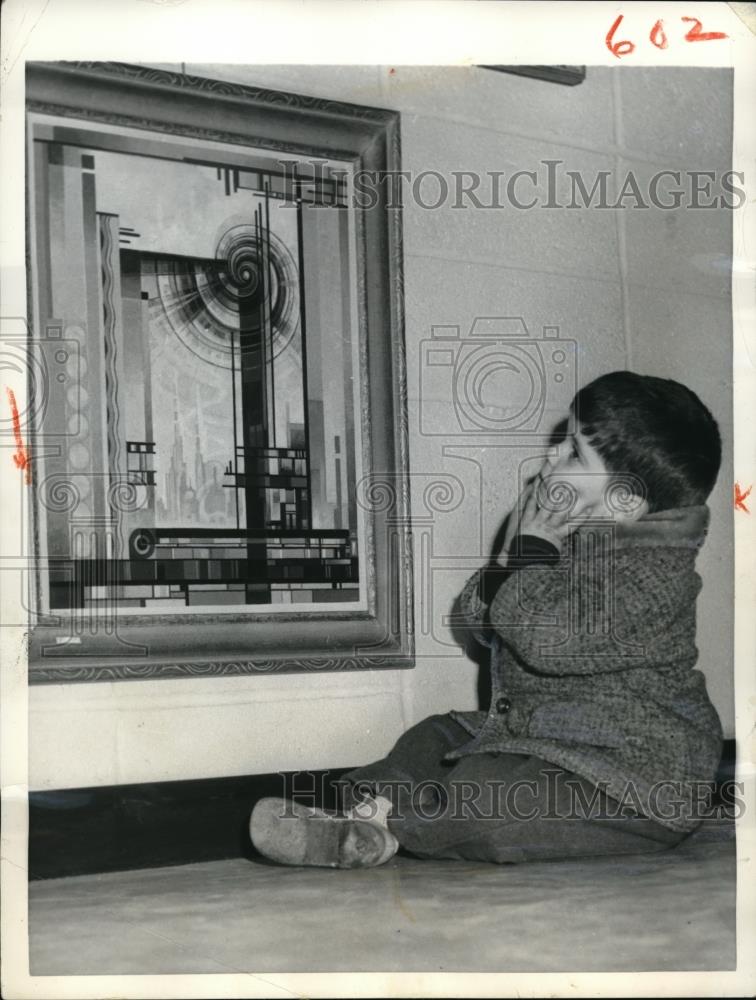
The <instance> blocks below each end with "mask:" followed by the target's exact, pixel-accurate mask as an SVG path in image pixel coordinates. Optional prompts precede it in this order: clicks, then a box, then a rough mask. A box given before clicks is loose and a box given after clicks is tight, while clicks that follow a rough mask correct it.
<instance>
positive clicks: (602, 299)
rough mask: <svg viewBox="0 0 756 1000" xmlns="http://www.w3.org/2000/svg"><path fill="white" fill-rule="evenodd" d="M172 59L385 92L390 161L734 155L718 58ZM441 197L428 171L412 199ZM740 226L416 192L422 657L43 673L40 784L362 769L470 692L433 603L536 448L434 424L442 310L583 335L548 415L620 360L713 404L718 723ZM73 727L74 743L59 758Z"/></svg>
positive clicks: (482, 165) (413, 354)
mask: <svg viewBox="0 0 756 1000" xmlns="http://www.w3.org/2000/svg"><path fill="white" fill-rule="evenodd" d="M186 72H188V73H192V74H196V75H202V76H208V77H215V78H221V79H226V80H233V81H236V82H240V83H246V84H251V85H261V86H264V87H270V88H272V89H280V90H287V91H292V92H295V93H301V94H307V95H312V96H316V97H324V98H332V99H337V100H347V101H351V102H354V103H358V104H370V105H377V106H380V107H387V108H392V109H396V110H398V111H400V112H401V113H402V151H403V168H404V169H405V170H411V171H413V172H419V171H423V170H433V171H438V172H439V173H441V174H444V175H447V176H450V175H451V172H452V171H461V170H469V171H479V172H482V173H485V172H486V171H503V172H505V174H506V175H507V176H509V175H510V174H511V173H512V172H513V171H515V170H537V171H539V174H543V170H544V168H543V167H542V166H539V164H540V163H541V161H544V160H547V159H551V160H560V161H563V168H562V169H564V170H576V171H581V172H582V174H583V176H584V177H585V178H586V181H587V183H588V186H589V188H590V185H591V183H592V181H593V179H594V177H595V175H596V172H597V171H600V170H610V171H615V172H616V176H619V177H620V178H623V177H624V176H625V173H626V172H627V171H628V170H630V169H632V170H633V171H634V172H635V173H636V176H637V177H638V178H639V180H640V181H641V187H642V186H643V183H644V178H648V177H649V176H650V175H652V174H653V173H654V172H655V171H657V170H661V169H672V170H674V169H681V168H682V169H687V170H695V169H697V170H708V171H716V172H720V171H725V170H728V169H729V166H730V149H731V133H730V128H731V77H730V75H729V73H727V72H726V71H719V70H703V71H695V72H691V71H689V70H685V69H625V68H623V69H622V70H621V71H618V72H617V71H613V70H611V69H608V68H592V67H589V69H588V74H587V77H586V80H585V81H584V82H583V83H582V84H580V85H579V86H577V87H560V86H558V85H555V84H549V83H545V82H542V81H538V80H531V79H526V78H522V77H517V76H511V75H508V74H499V73H495V72H491V71H488V70H483V69H479V68H468V69H462V68H459V69H458V68H449V67H414V68H407V67H401V66H399V67H393V68H391V67H313V66H306V67H303V66H299V67H297V66H294V67H284V66H270V67H243V66H227V65H223V66H221V65H201V66H199V65H189V66H187V67H186ZM435 190H436V189H435V188H433V186H432V182H428V186H427V189H426V188H424V189H423V191H424V192H426V193H425V194H424V197H426V199H427V200H428V201H430V200H431V198H432V196H433V194H434V192H435ZM481 200H483V201H485V200H486V198H485V190H484V191H483V192H482V193H481ZM731 229H732V213H731V212H728V211H714V210H698V211H696V210H691V209H688V210H686V211H674V212H672V211H661V210H659V209H654V208H650V209H645V210H643V209H635V208H628V209H626V210H624V211H622V210H620V211H614V210H611V209H600V208H596V207H594V208H591V209H585V208H583V209H578V210H567V209H561V210H560V209H545V208H540V207H536V208H533V209H530V210H528V211H518V210H516V209H514V208H512V207H511V206H508V207H506V208H504V209H493V210H486V209H477V208H472V207H466V208H463V209H453V208H451V207H450V206H449V205H448V204H447V205H445V206H443V207H441V208H439V209H437V210H429V209H424V208H422V207H420V206H419V205H417V204H415V203H413V201H412V199H406V200H405V210H404V233H405V292H406V342H407V364H408V378H409V396H410V398H409V410H410V421H411V423H410V428H411V441H410V446H411V455H410V460H411V467H412V476H413V506H414V510H415V513H416V514H422V515H426V519H425V520H426V521H427V523H428V524H429V525H430V527H429V528H427V529H419V531H418V538H417V544H416V612H417V616H416V617H417V621H416V632H417V635H418V659H417V666H416V668H415V669H414V670H412V671H390V672H385V673H380V674H369V673H361V674H353V675H351V676H338V675H330V676H327V675H323V676H319V677H302V676H288V677H257V678H227V679H224V680H215V681H213V680H207V681H199V680H190V681H189V680H188V681H160V682H143V683H141V682H140V683H133V684H126V683H121V684H91V685H72V686H70V687H67V688H63V687H37V688H33V689H32V692H31V727H32V729H31V734H30V746H31V785H32V787H34V788H44V787H63V786H69V787H72V786H77V785H86V784H108V783H113V782H127V781H129V782H133V781H147V780H154V781H156V780H161V779H171V778H173V779H176V778H192V777H204V776H212V775H226V774H228V775H231V774H244V773H252V772H255V771H259V772H265V771H272V770H277V769H283V770H285V769H294V768H298V767H307V766H311V767H316V768H318V767H327V766H339V765H346V764H351V763H361V762H365V761H367V760H369V759H371V758H372V757H377V756H380V755H381V754H382V753H383V752H385V750H386V749H388V747H389V746H390V744H391V743H392V741H393V740H394V739H395V738H396V736H397V735H398V734H399V732H401V731H402V730H403V729H404V728H406V726H407V725H409V724H410V723H412V722H413V721H417V720H419V719H421V718H422V717H424V716H425V715H428V714H430V713H432V712H437V711H445V710H447V709H449V708H451V707H457V708H473V707H476V698H477V682H478V667H477V666H476V664H475V663H473V662H472V660H470V659H469V658H468V657H467V656H465V654H464V653H463V652H462V651H461V650H460V648H459V646H458V645H457V644H456V643H455V642H454V640H453V639H452V637H451V636H450V633H449V631H448V629H446V628H445V627H444V625H443V616H444V615H445V614H447V613H448V611H449V610H450V608H451V605H452V602H453V599H454V596H455V594H456V593H457V592H458V590H459V588H460V586H461V584H462V583H463V581H464V579H465V576H466V573H467V572H468V571H469V566H470V564H471V563H474V562H475V560H476V559H478V560H479V559H480V557H481V554H485V553H487V551H488V549H489V546H490V544H491V541H492V539H493V537H494V534H495V532H496V529H497V528H498V526H499V523H500V521H501V519H502V517H503V516H504V514H505V513H506V511H507V510H508V509H509V507H510V506H511V504H512V502H513V500H514V498H515V495H516V492H515V491H516V483H517V475H518V466H519V463H520V462H521V461H522V460H525V459H527V458H528V456H531V455H532V454H533V451H534V449H533V445H532V443H530V444H529V443H528V439H527V438H524V439H523V438H522V437H520V438H518V439H517V442H516V444H517V446H515V442H508V441H504V442H502V446H501V447H488V448H480V447H477V446H476V445H475V442H474V439H473V438H470V437H468V438H465V437H460V436H458V437H443V436H440V435H434V434H428V433H426V431H427V429H428V428H427V426H424V425H423V422H422V417H423V406H426V405H428V402H429V396H428V393H429V391H430V393H431V396H432V395H433V393H435V394H436V396H437V398H435V399H432V398H431V399H430V402H431V403H433V404H434V405H435V407H436V411H435V412H436V414H438V412H441V414H442V416H443V414H444V407H445V408H446V413H445V418H446V420H448V421H450V422H452V423H453V421H454V420H455V417H454V411H453V407H452V403H451V401H450V398H449V395H448V392H446V393H444V392H443V391H441V390H439V389H438V387H436V388H435V389H433V390H428V387H427V383H424V382H423V379H424V378H425V375H424V373H423V368H422V364H421V352H422V349H423V348H422V342H423V341H424V340H425V339H426V338H428V337H429V336H430V333H431V328H432V327H433V326H434V325H443V324H447V325H458V326H460V328H461V329H462V330H463V331H467V330H468V329H469V327H470V324H471V323H472V321H473V320H474V318H475V317H476V316H492V315H507V316H520V317H522V319H523V320H524V322H525V323H526V324H527V327H528V328H529V330H530V333H531V336H533V337H534V338H537V337H539V336H540V335H541V330H542V328H543V327H544V326H557V327H559V333H560V337H561V338H563V339H565V340H567V341H573V342H575V344H576V347H575V349H574V355H572V356H574V358H575V366H574V368H571V369H570V371H569V376H568V377H567V378H566V379H565V381H564V382H563V383H562V384H561V386H556V385H553V384H552V386H551V388H550V389H549V392H548V394H547V399H546V409H545V414H544V418H543V419H544V420H548V419H549V418H554V419H556V418H557V417H558V416H559V413H560V411H561V410H562V408H563V407H565V406H566V405H567V403H568V402H569V398H570V396H571V394H572V391H573V390H574V387H575V384H576V383H578V384H583V383H584V382H586V381H588V380H590V379H591V378H593V377H595V376H597V375H599V374H601V373H602V372H606V371H611V370H614V369H616V368H624V367H630V368H633V369H634V370H637V371H639V372H642V373H646V374H653V375H660V376H669V377H672V378H678V379H680V380H682V381H684V382H686V383H687V384H689V385H690V386H691V387H692V388H693V389H695V390H696V391H697V392H698V393H699V394H700V395H701V397H702V398H703V399H704V401H705V402H706V403H707V404H708V405H709V406H710V407H711V409H712V411H713V412H714V414H715V416H716V417H717V419H718V420H719V421H720V425H721V427H722V431H723V437H724V439H725V442H726V447H725V456H724V464H723V470H722V474H721V476H720V480H719V483H718V485H717V487H716V490H715V492H714V494H713V496H712V498H711V501H710V502H711V507H712V515H713V516H712V526H711V531H710V538H709V541H708V542H707V546H706V548H705V550H704V552H703V554H702V556H701V558H700V562H699V569H700V572H701V575H702V577H703V580H704V589H703V593H702V596H701V598H700V601H699V647H700V652H701V658H700V668H701V669H702V670H703V672H704V673H705V675H706V678H707V685H708V688H709V691H710V693H711V696H712V698H713V700H714V702H715V704H716V706H717V708H718V710H719V712H720V715H721V717H722V720H723V724H724V727H725V731H726V732H727V734H728V735H732V734H733V704H732V697H733V695H732V688H733V684H732V641H731V629H732V579H731V577H732V570H731V567H732V537H731V534H732V522H731V517H732V512H731V511H732V505H731V490H732V481H733V474H732V454H731V445H730V438H731V433H732V417H731V405H732V404H731V362H730V353H731V346H730V345H731V313H730V287H729V276H728V272H727V269H726V261H727V258H728V257H729V256H730V252H731V251H730V245H731ZM421 389H422V391H421ZM438 407H440V408H441V409H440V411H439V410H438ZM431 429H433V428H432V427H431ZM439 470H443V474H441V475H440V474H439ZM439 479H440V480H442V481H444V482H445V484H446V487H448V489H449V490H450V491H451V494H452V495H453V499H452V500H451V501H448V502H446V503H444V502H441V501H439V500H438V496H439V495H440V494H438V493H436V494H435V496H436V500H435V501H434V492H433V489H432V488H431V489H429V487H431V486H432V483H433V482H434V481H437V480H439ZM434 504H435V506H434ZM439 507H441V508H442V509H441V510H439V509H438V508H439ZM427 515H430V516H429V517H427ZM419 523H420V522H419V521H418V524H419ZM424 523H425V522H424ZM420 536H424V540H421V537H420ZM71 732H76V733H77V743H76V747H75V751H74V750H72V752H71V753H70V754H69V753H68V752H67V750H66V747H67V746H68V745H70V735H68V734H70V733H71ZM82 745H86V746H90V747H91V751H92V752H91V755H86V754H84V753H82V749H81V748H82Z"/></svg>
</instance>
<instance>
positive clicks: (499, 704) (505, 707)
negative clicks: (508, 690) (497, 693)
mask: <svg viewBox="0 0 756 1000" xmlns="http://www.w3.org/2000/svg"><path fill="white" fill-rule="evenodd" d="M511 707H512V702H511V701H510V700H509V698H504V697H502V698H497V699H496V711H497V712H498V713H499V715H506V714H507V712H508V711H509V710H510V708H511Z"/></svg>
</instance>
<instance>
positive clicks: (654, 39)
mask: <svg viewBox="0 0 756 1000" xmlns="http://www.w3.org/2000/svg"><path fill="white" fill-rule="evenodd" d="M680 20H681V21H684V22H686V23H688V24H692V25H693V27H692V28H689V29H688V32H687V34H686V35H685V41H686V42H713V41H715V40H716V39H718V38H727V35H726V34H725V33H724V32H723V31H702V30H701V29H702V25H701V22H700V21H699V20H698V18H697V17H681V18H680ZM622 21H623V15H622V14H620V15H619V17H618V18H617V20H616V21H615V22H614V24H613V25H612V26H611V28H610V29H609V32H608V34H607V36H606V47H607V48H608V49H609V51H610V52H611V53H612V55H613V56H616V57H617V58H618V59H620V58H621V57H622V56H629V55H630V53H631V52H634V51H635V43H634V42H631V41H629V39H626V38H625V39H622V40H620V41H617V42H615V41H614V36H615V34H616V33H617V29H618V28H619V26H620V24H622ZM648 38H649V41H650V42H651V44H652V45H655V46H656V48H657V49H666V48H668V47H669V41H668V40H667V35H666V33H665V31H664V22H663V21H657V22H656V24H655V25H654V26H653V28H652V29H651V31H650V33H649V36H648Z"/></svg>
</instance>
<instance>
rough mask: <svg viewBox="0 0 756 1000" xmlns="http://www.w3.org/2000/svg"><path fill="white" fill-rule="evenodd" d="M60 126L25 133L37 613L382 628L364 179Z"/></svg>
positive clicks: (40, 119)
mask: <svg viewBox="0 0 756 1000" xmlns="http://www.w3.org/2000/svg"><path fill="white" fill-rule="evenodd" d="M39 65H40V66H44V67H48V68H51V67H54V65H55V64H39ZM89 66H90V64H85V69H84V73H86V72H87V67H89ZM95 66H96V72H98V74H100V76H102V75H103V74H110V73H112V72H114V69H113V64H95ZM129 69H131V68H128V67H125V68H120V70H119V68H118V67H116V68H115V71H119V72H120V73H121V74H123V73H125V72H127V71H128V70H129ZM50 71H52V72H54V69H51V70H50ZM58 72H62V73H63V74H64V76H65V75H66V74H67V77H66V79H74V80H75V79H76V76H77V70H76V68H75V67H73V66H72V65H70V64H69V65H63V66H62V68H61V69H60V70H58ZM79 72H81V70H80V71H79ZM130 77H131V79H130V82H131V83H134V82H136V83H137V84H142V85H144V84H145V83H149V82H152V78H150V76H149V74H147V73H145V72H144V71H141V72H140V71H139V70H136V69H133V72H131V73H130ZM153 77H154V74H153ZM164 77H165V74H164ZM31 79H32V80H33V79H34V70H33V68H32V70H31ZM160 82H161V83H164V82H165V81H164V80H162V81H160ZM182 82H183V81H182ZM204 83H207V81H205V82H204ZM200 86H201V84H200ZM250 96H251V95H250ZM258 97H259V95H258ZM348 107H349V106H344V108H348ZM55 110H56V109H55V106H54V105H53V106H50V105H47V104H44V103H42V102H37V103H36V104H35V103H33V102H32V103H30V105H29V115H28V164H29V168H28V197H29V205H28V213H29V232H30V315H31V317H32V327H33V331H34V338H35V340H36V342H37V347H38V348H39V352H40V356H41V357H43V358H44V362H45V365H46V385H47V387H48V392H47V394H46V398H45V401H44V402H45V405H44V407H43V413H42V415H41V418H40V419H39V420H38V425H37V427H36V440H35V452H34V453H35V497H36V501H37V503H36V535H37V538H38V544H39V555H40V560H39V573H38V576H37V588H38V606H39V608H40V610H41V611H42V612H44V613H47V614H48V615H52V616H56V615H57V616H61V617H60V618H59V621H60V622H61V623H63V625H64V626H65V623H66V621H67V620H72V621H74V622H76V621H78V622H79V623H80V622H81V621H84V620H86V622H87V623H88V625H87V628H89V630H90V631H91V623H92V622H93V621H95V620H96V619H97V618H98V616H99V617H101V618H102V617H104V618H108V617H111V618H113V617H115V619H117V621H118V622H119V623H120V625H121V626H122V627H121V633H122V632H123V626H124V624H125V625H126V627H128V623H129V620H132V621H133V622H138V621H139V622H146V623H147V624H149V621H150V617H151V616H156V617H155V619H154V620H155V622H156V623H157V621H158V618H159V616H160V615H171V616H178V618H179V619H180V617H181V616H182V615H183V616H188V617H192V616H194V617H196V616H198V615H202V614H203V613H204V614H210V613H212V614H214V615H216V616H217V615H222V614H223V613H229V614H230V613H234V614H236V615H238V614H239V613H240V612H244V613H248V614H255V613H257V614H258V616H259V615H260V614H261V613H263V612H264V613H265V615H266V617H270V616H273V617H275V616H276V615H278V616H279V617H281V618H282V617H283V616H284V615H287V614H288V615H289V617H291V616H292V615H294V616H296V615H297V613H299V612H310V613H315V612H324V613H326V614H327V613H334V612H339V611H341V612H344V613H347V614H348V613H349V612H350V611H353V612H356V613H361V614H362V616H363V617H365V615H366V613H368V614H369V613H370V611H371V608H370V602H371V591H372V593H373V596H372V602H373V605H375V603H376V598H375V583H376V581H375V578H374V577H375V572H376V568H375V558H373V564H372V565H371V564H370V559H366V558H365V552H366V545H367V544H368V542H367V540H368V538H372V539H373V541H372V542H371V546H370V548H371V550H372V551H373V553H375V551H376V549H375V540H374V536H375V528H376V523H375V517H374V513H375V512H373V511H371V509H370V507H369V505H366V504H364V503H362V504H360V502H359V496H358V493H359V491H360V484H362V486H364V485H365V482H366V479H365V477H366V476H367V477H368V478H367V482H368V486H370V475H371V470H370V469H369V468H367V467H366V464H365V463H366V458H367V456H369V455H371V454H372V453H374V452H375V450H376V449H375V444H376V443H378V444H379V448H378V451H380V450H381V448H380V441H378V440H377V439H376V440H375V441H374V440H373V438H375V437H376V435H375V430H374V415H373V414H371V411H370V398H369V396H370V388H371V381H372V382H374V381H375V375H374V374H372V373H371V371H370V370H369V367H368V365H367V360H366V359H367V356H368V353H369V351H368V347H369V342H370V315H369V311H368V310H367V309H366V306H365V303H364V291H363V292H362V297H363V301H362V302H361V301H360V294H361V293H360V288H361V287H362V288H363V289H364V285H365V279H364V273H365V267H366V262H365V257H364V251H363V253H362V256H361V254H360V252H359V251H358V245H359V243H360V240H361V239H363V240H364V237H365V232H366V231H367V229H368V228H369V227H367V226H366V224H365V222H364V221H361V220H360V219H359V218H358V215H359V213H358V212H357V211H356V210H355V207H354V204H353V199H352V198H351V197H350V194H349V192H350V184H351V177H352V172H353V170H354V166H355V160H354V158H352V157H349V156H344V157H341V158H340V157H338V156H334V155H325V156H324V155H322V154H321V155H319V156H317V157H313V155H312V154H311V153H309V154H306V153H303V152H298V151H297V148H296V143H294V144H292V145H293V148H292V149H287V148H286V147H285V145H284V144H282V143H280V142H276V143H275V144H274V145H275V147H276V148H268V146H267V145H266V143H265V141H264V140H260V141H258V142H257V143H254V142H252V141H250V142H247V143H239V142H238V141H237V142H235V143H231V142H227V141H218V140H217V139H207V138H205V137H204V136H206V135H208V134H209V130H205V131H204V133H203V132H202V130H195V131H197V133H198V134H196V135H194V136H192V135H187V134H186V131H187V130H186V129H184V130H182V129H179V128H175V129H170V128H169V129H165V130H164V129H156V128H155V127H154V126H153V125H152V123H148V124H149V127H147V128H145V127H144V125H143V124H142V125H141V127H140V125H139V124H135V123H136V122H138V121H140V120H139V119H136V118H131V119H130V118H128V117H126V116H123V115H118V114H115V113H114V114H112V115H97V116H93V115H92V114H91V113H90V114H87V113H81V114H80V116H78V117H77V113H76V107H72V108H70V109H65V110H64V112H63V113H55ZM266 111H267V107H266ZM208 113H210V114H212V109H211V106H210V105H209V104H208ZM93 117H96V118H98V119H99V120H94V121H93V120H92V119H93ZM132 122H134V123H132ZM375 335H376V334H375V333H374V334H373V337H374V338H375ZM383 350H386V347H385V346H384V348H383ZM391 350H394V348H391ZM394 355H395V350H394ZM387 356H389V355H387ZM395 360H396V356H395ZM386 390H387V391H388V392H389V393H390V394H392V395H394V396H396V387H395V386H391V385H387V386H386ZM373 393H375V388H373ZM398 401H399V403H400V405H401V404H402V400H401V397H399V398H398ZM387 416H389V417H390V414H387ZM390 433H394V432H393V431H390ZM383 435H384V437H386V432H385V431H384V432H383ZM379 437H380V435H379ZM381 471H382V472H383V474H384V478H385V476H386V475H388V477H389V480H390V481H391V482H392V483H395V481H396V476H397V474H398V473H399V472H401V470H400V469H397V468H396V464H395V463H392V464H390V465H386V466H384V468H383V469H382V470H381ZM363 492H365V491H364V490H363ZM369 493H370V489H369V488H368V489H367V494H368V495H369ZM379 546H380V542H379ZM371 581H372V583H371ZM373 610H374V608H373ZM67 616H68V617H67ZM52 620H54V618H53V619H48V623H49V622H50V621H52ZM171 620H172V621H173V620H174V619H173V618H172V619H171ZM213 620H214V621H215V620H217V619H213ZM283 627H285V626H283ZM74 631H76V627H74ZM78 631H79V632H83V631H87V629H86V628H85V629H82V628H81V627H80V626H79V628H78ZM95 631H97V629H96V628H95ZM100 631H102V629H100ZM57 641H58V642H59V644H60V639H58V640H57ZM77 641H78V640H77ZM64 645H65V643H64ZM128 645H129V644H128V643H122V647H123V648H126V647H127V646H128ZM56 652H59V650H53V653H56ZM49 655H50V654H49V653H48V656H49Z"/></svg>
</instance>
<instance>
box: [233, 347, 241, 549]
mask: <svg viewBox="0 0 756 1000" xmlns="http://www.w3.org/2000/svg"><path fill="white" fill-rule="evenodd" d="M234 339H235V338H234V331H233V330H231V413H232V422H233V428H234V457H233V465H232V466H231V469H232V472H233V477H232V480H231V481H232V483H233V484H234V505H235V506H236V530H237V531H238V530H239V528H240V527H241V525H240V523H239V461H238V457H239V438H238V431H237V427H236V352H235V349H234Z"/></svg>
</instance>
